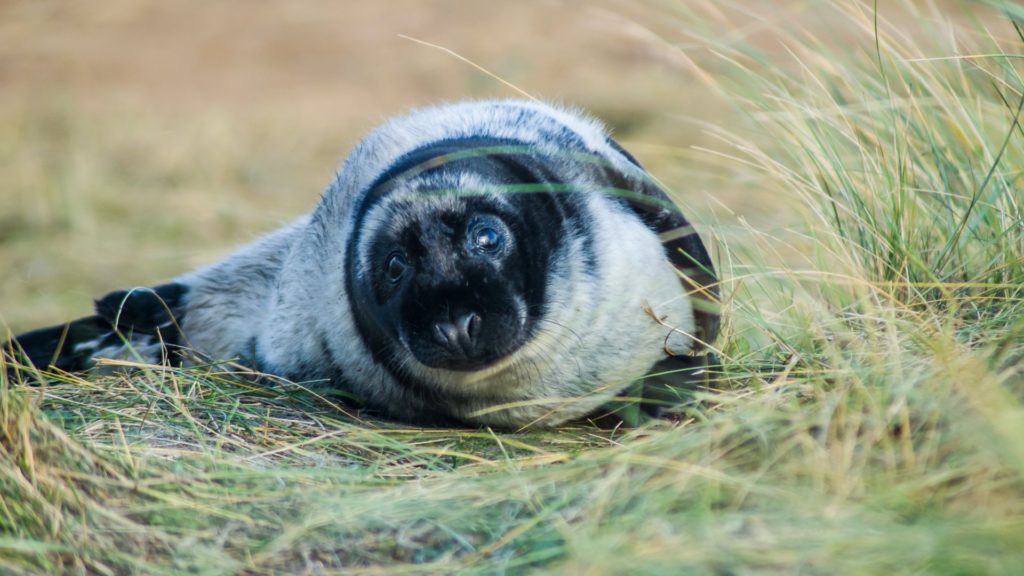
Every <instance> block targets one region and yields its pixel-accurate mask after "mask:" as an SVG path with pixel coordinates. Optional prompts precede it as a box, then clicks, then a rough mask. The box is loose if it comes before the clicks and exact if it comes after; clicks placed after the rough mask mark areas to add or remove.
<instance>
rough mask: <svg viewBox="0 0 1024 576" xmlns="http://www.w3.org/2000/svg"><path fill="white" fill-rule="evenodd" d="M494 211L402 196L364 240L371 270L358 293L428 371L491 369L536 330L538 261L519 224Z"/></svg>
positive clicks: (381, 326)
mask: <svg viewBox="0 0 1024 576" xmlns="http://www.w3.org/2000/svg"><path fill="white" fill-rule="evenodd" d="M487 204H488V203H487V202H486V201H483V199H477V200H476V201H474V200H473V199H472V198H453V197H447V198H445V197H437V198H422V197H419V198H418V197H415V196H413V197H406V198H402V199H400V200H398V201H393V202H390V203H389V206H387V207H386V208H385V209H384V210H383V212H384V215H383V216H384V218H385V219H386V222H385V224H384V226H382V227H380V228H378V229H376V230H374V231H373V233H372V236H371V237H369V238H364V239H363V242H364V243H365V244H366V248H367V252H368V258H367V261H368V262H369V263H370V266H369V269H368V270H365V271H364V275H363V276H362V277H360V278H359V279H358V282H357V286H358V288H359V290H360V292H362V293H364V294H366V295H367V296H370V298H368V300H371V302H370V304H371V306H372V307H373V308H374V309H375V310H374V316H375V318H376V320H377V322H376V324H377V329H378V330H380V331H381V332H383V335H384V336H386V337H387V338H389V339H391V340H392V341H393V342H394V343H396V344H400V346H401V347H403V348H404V349H405V350H407V351H408V352H409V353H411V355H412V356H413V357H414V358H415V360H416V361H418V362H419V363H421V364H423V365H424V366H427V367H430V368H442V369H448V370H459V371H472V370H478V369H482V368H485V367H487V366H489V365H491V364H493V363H495V362H497V361H499V360H501V359H502V358H504V357H506V356H508V355H509V354H511V353H512V352H514V351H515V350H517V349H518V348H519V347H520V346H521V345H522V344H523V343H524V342H525V341H526V340H527V339H528V337H529V335H530V333H531V327H532V323H531V317H530V314H529V304H528V302H527V283H528V281H529V278H528V277H529V273H528V270H526V269H527V268H528V267H529V263H528V262H524V261H523V253H522V251H520V250H519V239H518V238H517V234H516V230H515V227H514V226H515V225H514V222H513V221H511V218H510V217H508V216H507V215H503V214H502V213H501V210H500V207H499V206H495V205H491V206H488V205H487ZM367 293H369V294H367ZM364 301H365V300H364Z"/></svg>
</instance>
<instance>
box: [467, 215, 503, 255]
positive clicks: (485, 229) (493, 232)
mask: <svg viewBox="0 0 1024 576" xmlns="http://www.w3.org/2000/svg"><path fill="white" fill-rule="evenodd" d="M469 243H470V245H471V246H472V247H473V249H474V250H476V251H477V252H482V253H484V254H496V253H497V252H498V251H500V250H501V248H502V247H503V246H504V245H505V235H504V233H503V232H502V230H501V228H500V226H499V225H495V224H492V223H490V222H487V221H484V222H479V223H477V224H475V225H473V226H470V228H469Z"/></svg>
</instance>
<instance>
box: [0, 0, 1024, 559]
mask: <svg viewBox="0 0 1024 576" xmlns="http://www.w3.org/2000/svg"><path fill="white" fill-rule="evenodd" d="M916 4H917V3H911V2H907V3H902V4H901V6H900V8H901V10H902V11H903V12H904V14H905V15H904V16H903V17H901V18H897V19H894V22H900V23H898V24H897V23H891V22H889V21H888V20H886V13H885V12H884V10H883V12H882V14H880V15H879V17H878V18H876V16H875V14H874V13H873V12H872V10H871V6H870V5H864V4H858V3H846V2H844V3H839V4H827V5H826V4H814V5H813V6H812V7H811V8H808V11H822V12H828V13H829V14H830V15H831V16H830V17H831V18H834V20H833V23H834V24H837V25H836V26H835V27H834V28H833V29H834V30H838V31H839V32H836V35H837V36H840V38H818V37H815V36H813V35H811V34H810V33H807V32H805V31H804V30H803V29H802V28H800V27H799V26H798V25H797V24H796V23H789V22H787V21H783V22H782V23H777V22H775V21H762V22H760V23H759V25H760V26H763V27H768V28H770V29H771V31H772V32H773V34H774V36H773V37H775V38H778V39H781V40H780V41H781V42H782V43H783V44H784V49H783V50H781V51H779V50H774V49H773V50H770V51H769V50H765V49H764V47H763V46H762V47H760V48H758V45H759V42H758V41H757V39H756V38H750V39H743V38H740V37H739V36H736V35H726V36H725V37H723V36H722V34H720V31H719V30H718V26H719V25H720V23H719V22H718V21H717V20H716V19H715V18H714V17H713V15H714V13H713V11H711V10H710V9H709V8H708V7H707V6H700V5H698V6H696V7H693V8H686V9H684V8H682V7H681V6H676V5H673V7H672V10H673V11H672V12H671V13H670V14H666V16H665V18H666V19H669V20H671V21H672V22H675V23H678V24H679V25H680V26H679V30H682V31H684V32H685V36H687V37H685V38H679V39H676V40H678V41H679V42H681V43H684V44H685V45H691V46H692V45H698V46H709V47H711V48H713V50H714V54H715V55H716V56H715V58H712V59H710V60H707V61H702V63H701V64H700V68H699V69H697V70H696V72H695V75H696V77H698V78H703V79H704V81H705V84H706V87H708V88H710V89H712V90H713V91H714V92H715V93H717V94H719V97H720V98H722V99H728V101H730V102H731V103H732V105H733V109H734V111H735V116H736V119H735V121H732V122H730V123H728V124H724V123H722V124H718V125H712V124H710V123H709V124H706V125H705V129H706V130H707V131H708V132H709V133H710V134H711V136H712V137H713V141H714V142H716V144H713V145H711V146H705V147H704V148H703V149H702V150H699V151H698V152H700V153H701V155H700V156H698V157H699V158H701V166H700V168H698V167H697V166H694V167H693V168H692V169H693V170H694V171H697V170H713V171H715V172H716V173H717V174H718V175H719V178H720V179H721V181H722V182H727V181H729V182H733V183H739V184H737V185H742V186H745V187H746V188H747V192H746V193H748V194H751V195H754V194H756V195H763V196H765V197H767V198H770V199H772V202H775V203H779V204H781V205H783V206H784V207H785V210H779V214H780V216H779V219H780V225H779V226H777V227H772V226H770V225H761V224H758V225H753V224H745V221H744V220H742V219H739V220H731V219H728V218H727V216H726V215H727V213H728V210H729V207H728V206H727V205H726V206H720V207H718V208H717V210H718V211H719V212H721V215H720V216H719V217H718V219H717V220H714V219H712V221H711V222H710V223H709V224H707V225H705V227H704V228H703V229H704V230H706V231H710V232H711V233H712V234H713V235H714V237H715V238H716V239H717V249H716V250H715V252H716V258H717V261H718V262H719V265H720V270H721V273H722V277H723V280H724V288H725V292H726V299H725V315H726V325H725V330H724V334H723V338H722V339H721V340H720V342H719V343H718V344H719V347H720V348H721V352H722V354H721V356H722V358H723V360H724V363H725V365H724V367H723V373H722V375H721V380H720V386H718V389H716V390H713V391H710V392H706V393H701V394H700V396H699V400H700V405H699V409H698V410H695V411H690V412H688V413H687V416H686V417H685V418H681V419H678V420H668V421H658V422H652V423H648V424H646V425H644V426H642V427H640V428H636V429H630V430H625V429H620V430H613V431H608V430H599V429H596V428H594V427H591V426H587V425H583V424H578V425H572V426H566V427H563V428H560V429H558V430H555V431H534V432H521V433H499V432H492V431H489V430H429V429H428V430H423V429H411V428H407V427H403V426H400V425H396V424H393V423H387V422H381V421H375V420H365V419H361V418H360V417H358V415H348V414H346V413H345V412H344V411H343V410H340V409H339V407H338V406H336V405H334V404H333V403H332V402H331V401H330V400H328V399H324V398H322V397H318V396H316V395H314V394H312V393H310V392H308V391H304V390H302V389H301V388H298V387H290V386H284V387H275V388H269V387H265V386H260V385H257V384H254V383H253V382H252V381H251V380H249V379H247V378H244V377H240V376H237V375H231V374H228V373H225V372H222V371H219V370H218V369H216V368H212V367H202V368H196V369H189V370H180V369H170V368H160V367H145V368H140V369H138V370H136V371H135V372H133V373H132V374H131V375H130V376H124V375H122V376H110V377H105V378H92V379H89V380H82V379H80V378H77V377H71V376H64V377H62V378H60V379H59V380H58V381H56V382H54V383H51V384H50V385H48V386H46V387H41V388H23V387H19V386H15V385H14V384H12V383H10V382H6V381H4V382H3V384H2V390H0V454H2V458H0V572H3V573H12V574H17V573H60V572H70V573H75V572H89V573H110V574H117V573H124V572H130V571H136V572H140V573H167V574H172V573H181V572H199V573H210V574H220V573H253V574H264V573H296V572H298V573H301V572H304V571H307V572H313V573H317V572H323V573H331V572H337V573H346V574H349V573H354V574H360V573H367V574H369V573H374V574H396V573H415V574H426V573H450V572H454V571H461V572H466V573H501V572H513V573H515V572H522V571H528V570H534V571H539V572H550V573H557V574H562V573H588V574H589V573H594V574H623V573H635V574H660V573H664V574H679V573H695V574H704V573H717V574H748V573H759V574H760V573H768V574H775V573H777V574H794V573H805V574H836V573H842V574H1015V573H1018V572H1019V570H1020V567H1021V566H1024V405H1022V402H1024V369H1022V360H1024V206H1022V204H1024V195H1022V193H1021V189H1022V187H1024V182H1022V174H1024V128H1022V126H1021V125H1020V124H1019V123H1018V117H1019V114H1020V108H1021V103H1022V102H1024V80H1022V78H1021V76H1020V70H1021V66H1022V65H1024V59H1022V57H1021V55H1022V54H1024V51H1022V49H1021V47H1022V46H1024V39H1022V38H1020V37H1018V34H1017V31H1016V30H1015V29H1014V28H1013V26H1011V25H1010V22H1012V20H1011V18H1010V17H1009V16H1006V15H1003V14H1001V13H1000V11H999V10H992V11H987V10H984V9H982V8H981V7H980V5H973V6H972V10H973V12H972V14H971V15H969V16H963V15H962V14H959V13H958V14H959V15H958V16H957V18H956V22H955V23H954V22H953V20H950V21H947V20H946V19H945V14H946V13H944V12H941V11H938V9H936V10H935V11H923V12H920V13H915V11H916V10H918V8H915V5H916ZM955 8H957V9H961V10H963V9H965V8H964V7H962V6H959V7H955ZM1005 8H1006V10H1007V11H1009V13H1010V14H1011V15H1014V16H1016V17H1024V14H1019V13H1016V14H1015V12H1020V9H1019V8H1017V7H1012V6H1008V7H1005ZM953 9H954V8H949V10H953ZM815 13H820V12H815ZM907 13H909V16H907V15H906V14H907ZM780 20H785V19H780ZM965 22H966V23H965ZM680 34H683V32H680ZM673 41H675V40H673ZM977 54H985V55H987V56H985V57H978V58H974V57H965V58H954V59H939V58H945V57H948V56H954V55H977ZM695 66H696V65H695ZM680 181H684V180H680ZM679 196H680V198H681V200H682V201H684V202H685V201H686V200H687V199H688V198H690V197H691V196H689V191H685V190H683V191H680V193H679ZM793 213H796V214H797V215H799V219H796V220H794V219H793V218H791V217H786V216H785V214H793ZM0 373H2V371H0Z"/></svg>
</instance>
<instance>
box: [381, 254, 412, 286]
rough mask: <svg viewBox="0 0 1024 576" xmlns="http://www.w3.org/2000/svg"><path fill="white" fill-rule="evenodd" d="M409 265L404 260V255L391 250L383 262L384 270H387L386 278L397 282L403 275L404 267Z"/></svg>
mask: <svg viewBox="0 0 1024 576" xmlns="http://www.w3.org/2000/svg"><path fill="white" fill-rule="evenodd" d="M408 266H409V263H408V262H406V261H405V256H402V254H401V253H400V252H392V253H391V254H389V255H388V259H387V261H386V263H385V264H384V270H385V271H386V272H387V275H388V280H391V281H392V282H398V281H399V280H401V279H402V276H404V275H405V269H406V268H407V267H408Z"/></svg>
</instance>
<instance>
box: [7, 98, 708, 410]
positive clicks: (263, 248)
mask: <svg viewBox="0 0 1024 576" xmlns="http://www.w3.org/2000/svg"><path fill="white" fill-rule="evenodd" d="M717 295H718V291H717V281H716V279H715V274H714V269H713V266H712V263H711V260H710V257H709V255H708V253H707V250H706V249H705V247H704V245H703V243H702V242H701V239H700V237H699V236H698V235H697V233H696V232H695V231H694V230H693V228H692V227H691V226H690V224H689V223H688V222H687V220H686V219H685V218H684V217H683V215H682V214H681V212H680V211H679V209H678V208H677V207H676V206H675V205H674V204H673V203H672V201H671V200H670V199H669V198H668V196H666V194H665V193H664V192H663V191H662V190H661V189H660V188H659V187H658V186H657V184H656V183H655V182H654V181H653V179H652V178H651V177H650V175H649V174H648V173H647V172H646V171H645V170H644V169H643V168H642V167H641V166H640V164H639V163H638V162H637V161H636V160H635V159H634V158H633V157H632V156H631V155H630V154H629V153H628V152H626V151H625V150H624V149H623V148H622V147H621V146H619V145H618V144H617V143H616V142H615V141H613V140H612V139H611V138H610V137H609V135H608V133H607V131H606V130H605V128H604V127H603V126H602V125H601V124H600V123H599V122H597V121H596V120H594V119H592V118H589V117H587V116H585V115H584V114H582V113H580V112H578V111H573V110H568V109H564V108H559V107H556V106H552V105H548V104H544V103H539V102H535V101H515V100H511V101H482V102H464V103H456V104H449V105H443V106H438V107H433V108H425V109H420V110H416V111H413V112H411V113H409V114H407V115H405V116H402V117H399V118H396V119H393V120H391V121H389V122H387V123H386V124H384V125H383V126H381V127H379V128H377V129H376V130H374V131H373V132H371V133H370V134H369V135H368V136H367V137H366V138H365V139H364V140H363V141H362V142H360V143H359V144H358V145H357V146H356V147H355V148H354V150H353V151H352V152H351V154H350V155H349V157H348V158H347V159H346V161H345V162H344V163H343V165H342V167H341V169H340V170H339V171H338V173H337V175H336V178H335V179H334V181H333V182H332V183H331V184H330V186H328V188H327V190H326V192H325V193H324V194H323V196H322V198H321V201H320V202H319V204H318V205H317V206H316V208H315V209H314V210H313V211H312V213H310V214H309V215H307V216H304V217H302V218H299V219H298V220H296V221H295V222H293V223H291V224H290V225H288V226H286V227H284V228H283V229H280V230H278V231H276V232H273V233H271V234H269V235H267V236H265V237H263V238H262V239H259V240H257V241H256V242H254V243H252V244H250V245H248V246H245V247H243V248H241V249H240V250H238V251H237V252H235V253H233V254H231V255H230V256H228V257H227V258H225V259H223V260H222V261H220V262H218V263H216V264H213V265H211V266H208V267H205V268H202V269H199V270H197V271H194V272H191V273H188V274H185V275H183V276H180V277H178V278H175V279H173V280H171V281H170V282H168V283H166V284H162V285H159V286H157V287H155V288H135V289H131V290H121V291H117V292H114V293H111V294H108V295H106V296H104V297H103V298H101V299H100V300H98V301H97V302H96V313H95V315H93V316H89V317H86V318H82V319H79V320H76V321H73V322H70V323H68V324H64V325H60V326H54V327H50V328H44V329H41V330H36V331H33V332H29V333H26V334H22V335H19V336H16V337H15V338H14V339H13V340H12V341H11V342H9V343H8V344H7V345H6V346H5V348H7V349H8V350H9V351H10V353H11V354H12V355H13V356H15V357H17V358H18V359H20V360H24V361H28V362H30V363H32V364H34V365H36V366H39V367H45V366H51V365H52V366H54V367H56V368H58V369H61V370H66V371H80V370H86V369H89V368H90V367H92V366H94V364H95V361H96V359H97V358H104V357H107V358H110V357H113V358H124V357H127V358H134V359H142V360H145V361H148V362H160V361H174V360H175V357H176V356H177V351H178V350H180V349H188V350H192V351H194V352H196V353H198V354H200V355H201V356H202V357H205V358H209V359H214V360H229V359H230V360H235V361H238V362H240V363H242V364H245V365H248V366H250V367H252V368H254V369H256V370H258V371H260V372H264V373H267V374H272V375H276V376H279V377H283V378H286V379H289V380H292V381H295V382H301V383H306V385H310V386H312V385H315V384H317V383H321V384H323V385H329V386H331V387H334V388H340V389H344V390H346V391H347V392H349V393H351V394H353V395H355V396H356V397H358V398H360V399H361V401H362V402H364V403H365V405H366V406H368V407H370V408H372V409H374V410H377V411H380V412H382V413H383V414H385V415H387V416H390V417H392V418H396V419H401V420H405V421H409V422H413V423H425V424H431V423H433V424H446V423H452V422H457V423H469V424H473V425H488V426H498V427H504V428H517V427H521V426H525V425H541V426H551V425H555V424H558V423H560V422H564V421H566V420H569V419H572V418H578V417H581V416H584V415H587V414H589V413H591V412H593V411H594V410H595V409H596V408H597V407H599V406H600V405H602V404H603V403H605V402H606V401H608V400H609V399H611V398H613V397H614V396H615V395H616V394H618V393H620V392H621V391H622V390H624V389H625V388H626V387H627V386H629V385H630V383H632V382H634V381H636V380H637V379H638V378H641V377H643V376H644V375H645V374H649V373H651V372H652V371H659V370H664V369H665V368H666V367H669V368H671V367H673V366H684V367H685V366H693V365H695V364H698V363H696V362H694V360H693V359H694V357H695V355H697V354H700V353H701V352H703V351H705V350H706V349H707V347H708V345H709V344H710V343H711V342H713V341H714V339H715V338H716V336H717V334H718V326H719V317H718V309H717V306H716V301H717ZM12 363H13V358H12Z"/></svg>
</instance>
